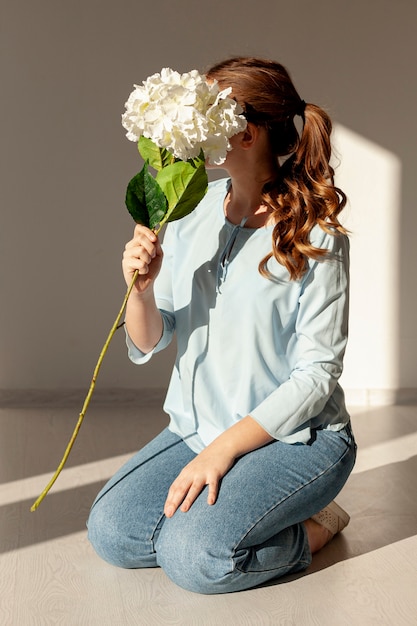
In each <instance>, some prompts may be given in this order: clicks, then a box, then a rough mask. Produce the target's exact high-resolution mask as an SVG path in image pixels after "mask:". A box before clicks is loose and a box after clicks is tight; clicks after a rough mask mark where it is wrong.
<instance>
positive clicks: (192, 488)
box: [164, 477, 219, 517]
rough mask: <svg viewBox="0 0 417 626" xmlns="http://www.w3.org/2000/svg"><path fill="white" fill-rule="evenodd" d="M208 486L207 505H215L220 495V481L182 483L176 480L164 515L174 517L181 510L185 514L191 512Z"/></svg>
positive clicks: (198, 480)
mask: <svg viewBox="0 0 417 626" xmlns="http://www.w3.org/2000/svg"><path fill="white" fill-rule="evenodd" d="M206 485H208V496H207V504H210V505H211V504H214V503H215V502H216V499H217V494H218V485H219V482H218V480H211V481H210V482H208V481H207V480H206V479H204V478H200V479H198V478H195V479H194V480H193V481H192V482H191V481H188V482H186V481H182V480H181V478H180V477H178V478H177V480H175V481H174V482H173V483H172V485H171V487H170V490H169V492H168V496H167V499H166V502H165V507H164V513H165V515H166V516H167V517H172V516H173V515H174V513H175V511H176V510H177V509H178V508H179V509H180V510H181V511H182V512H183V513H186V512H187V511H189V509H190V508H191V506H192V505H193V503H194V502H195V500H196V499H197V498H198V496H199V495H200V493H201V492H202V491H203V489H204V488H205V487H206Z"/></svg>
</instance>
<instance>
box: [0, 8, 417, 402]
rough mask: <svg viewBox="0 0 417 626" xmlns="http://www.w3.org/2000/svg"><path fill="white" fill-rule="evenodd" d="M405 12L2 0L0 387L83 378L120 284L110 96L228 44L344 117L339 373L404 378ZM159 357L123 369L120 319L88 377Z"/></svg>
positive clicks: (135, 371) (409, 353)
mask: <svg viewBox="0 0 417 626" xmlns="http://www.w3.org/2000/svg"><path fill="white" fill-rule="evenodd" d="M416 23H417V5H416V3H415V2H414V0H395V2H394V0H392V1H386V0H367V2H364V1H363V0H350V2H346V1H344V2H341V1H339V0H332V1H330V0H318V1H317V2H314V3H313V2H311V1H310V0H294V1H293V2H279V1H278V0H277V1H276V2H272V1H271V0H257V1H256V2H254V1H253V0H239V2H238V1H234V0H232V1H228V0H221V1H219V0H214V1H212V2H210V1H206V2H204V3H203V2H187V1H179V0H177V1H175V0H171V1H169V2H168V1H163V0H159V2H153V3H144V2H141V1H139V0H118V1H117V2H115V1H113V2H111V1H110V0H100V1H99V0H72V2H63V1H61V0H37V1H36V2H32V1H30V0H25V1H23V0H2V3H1V14H0V29H1V60H0V63H1V66H0V69H1V107H2V114H1V120H0V123H1V142H0V150H1V155H2V157H1V158H2V161H1V169H0V171H1V177H2V182H1V189H0V193H1V228H0V255H1V256H0V277H1V284H0V289H1V297H2V303H1V307H0V389H12V390H13V389H14V390H19V389H27V388H35V389H40V390H42V389H58V388H68V389H69V388H79V387H85V386H86V385H87V383H88V381H89V378H90V376H91V371H92V368H93V366H94V363H95V360H96V356H97V353H98V351H99V350H100V348H101V345H102V343H103V341H104V339H105V336H106V335H107V331H108V329H109V326H110V325H111V323H112V321H113V318H114V316H115V314H116V312H117V310H118V308H119V302H120V300H121V298H122V295H123V292H124V286H123V281H122V278H121V274H120V258H121V251H122V249H123V247H124V243H125V241H126V240H127V239H128V238H129V237H130V233H131V230H132V223H131V219H130V217H129V216H128V214H127V212H126V210H125V208H124V192H125V187H126V183H127V181H128V180H129V178H130V177H131V176H132V175H133V174H134V173H135V172H136V171H137V169H138V168H139V161H138V158H137V156H136V150H135V146H134V145H133V144H131V143H130V142H128V141H127V140H126V139H125V137H124V133H123V129H122V127H121V125H120V115H121V113H122V110H123V105H124V102H125V100H126V98H127V96H128V94H129V92H130V90H131V86H132V84H133V83H134V82H140V81H141V80H143V79H144V78H146V77H147V76H148V75H149V74H150V73H152V72H154V71H159V70H160V69H161V67H163V66H170V67H173V68H175V69H179V70H182V71H185V70H188V69H191V68H193V67H198V68H204V67H205V66H206V65H209V64H211V63H212V62H213V61H216V60H220V59H221V58H223V57H225V56H228V55H231V54H256V55H264V56H269V57H271V58H275V59H277V60H280V61H281V62H283V63H284V64H285V65H287V67H288V68H289V69H290V71H291V73H292V75H293V78H294V80H295V82H296V84H297V86H298V88H299V91H300V93H301V95H302V97H303V98H304V99H305V100H307V101H313V102H317V103H319V104H322V105H324V106H326V107H328V109H329V110H330V111H331V113H332V115H333V118H334V120H335V122H336V123H337V125H338V128H340V129H341V130H342V132H340V133H339V134H338V138H339V144H338V148H339V152H340V153H341V155H342V156H343V154H344V153H346V154H347V162H348V165H349V167H346V165H345V166H344V169H342V168H341V170H340V176H341V177H342V180H343V183H344V186H345V187H346V191H347V192H348V193H349V195H350V197H351V200H353V199H354V204H353V202H351V206H350V207H349V215H348V219H349V220H352V219H353V222H352V221H351V222H350V223H353V224H354V229H353V234H352V251H353V253H354V255H355V256H354V260H353V266H352V281H353V286H352V307H353V309H352V325H351V327H352V340H351V344H350V346H349V351H348V354H347V360H346V374H345V380H346V386H347V387H349V388H351V389H354V390H355V389H356V390H365V391H366V390H371V391H372V390H377V391H378V390H380V391H381V393H383V392H384V390H392V389H397V388H417V367H416V365H417V358H416V355H417V337H416V332H415V319H416V309H417V289H416V272H417V245H415V242H414V239H415V233H416V232H417V211H416V207H415V200H414V184H413V183H414V178H415V164H416V161H417V159H416V156H417V155H416V145H417V142H416V122H415V112H416V110H417V102H416V92H417V89H416V79H415V77H416V71H415V66H416V60H417V59H416V52H415V50H416V48H415V24H416ZM343 131H345V132H343ZM355 137H356V138H357V143H355V141H356V140H355ZM364 142H365V144H366V146H368V147H370V152H371V153H373V152H372V146H374V147H375V151H376V152H375V153H376V154H377V155H380V156H381V154H382V155H383V154H385V155H386V156H387V159H386V163H387V164H388V165H387V166H386V167H387V168H388V169H384V166H381V167H380V163H381V162H380V160H378V159H379V157H375V159H376V160H375V159H372V158H371V157H369V159H368V158H367V157H366V156H365V155H366V154H368V153H367V152H366V151H365V152H364V150H363V146H364ZM356 145H358V146H362V148H361V149H358V150H356V147H355V146H356ZM356 155H357V156H356ZM381 158H382V157H381ZM384 162H385V161H384ZM390 163H391V165H392V167H390V165H389V164H390ZM378 164H379V165H378ZM374 165H375V169H373V168H374ZM384 172H388V174H387V175H386V176H385V174H384ZM382 178H383V180H382ZM379 183H381V185H383V187H382V190H383V191H382V192H381V188H380V187H379ZM384 190H386V192H387V193H385V191H384ZM387 198H389V201H388V200H387ZM384 199H385V200H384ZM381 203H382V204H381ZM391 203H392V211H391V210H390V206H391ZM382 205H383V206H382ZM381 207H382V209H381ZM381 224H382V226H381ZM381 252H382V253H383V254H382V255H381ZM385 277H386V278H385ZM390 304H391V305H392V307H393V308H392V310H391V309H390V311H387V306H389V305H390ZM387 345H389V348H387ZM171 362H172V351H171V353H169V354H167V355H159V356H158V357H157V358H155V360H154V361H153V362H151V363H150V364H149V365H147V366H144V367H142V368H140V369H139V368H136V367H134V366H133V365H131V364H130V363H129V362H128V360H127V358H126V355H125V349H124V341H123V336H122V333H121V332H120V333H119V335H118V337H116V339H115V340H114V342H113V344H112V347H111V350H110V353H109V355H108V356H107V359H106V361H105V364H104V366H103V369H102V372H101V375H100V386H101V387H102V388H120V387H126V388H132V387H136V386H137V387H140V388H142V387H150V386H154V387H159V386H163V385H165V384H166V382H167V379H168V376H169V369H170V365H171Z"/></svg>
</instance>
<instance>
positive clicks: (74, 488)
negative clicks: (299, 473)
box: [0, 394, 417, 626]
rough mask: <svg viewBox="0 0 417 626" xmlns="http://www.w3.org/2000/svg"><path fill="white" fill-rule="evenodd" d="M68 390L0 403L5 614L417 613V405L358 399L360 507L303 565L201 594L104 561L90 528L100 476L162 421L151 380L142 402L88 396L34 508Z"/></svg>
mask: <svg viewBox="0 0 417 626" xmlns="http://www.w3.org/2000/svg"><path fill="white" fill-rule="evenodd" d="M61 399H62V398H61ZM38 400H39V399H38ZM72 400H73V399H71V398H69V399H67V401H65V402H61V403H60V404H61V406H54V404H55V403H54V402H52V403H51V402H49V403H48V402H44V403H43V406H37V407H34V404H33V401H31V398H30V397H28V398H26V400H25V402H18V403H17V402H16V401H15V400H14V401H12V402H9V403H8V406H5V407H3V408H2V409H0V446H1V450H0V624H1V625H2V626H37V625H39V626H49V625H50V624H51V625H52V624H53V625H58V624H63V625H65V626H72V625H73V626H84V625H86V626H90V625H96V624H97V625H104V626H107V625H108V626H119V625H120V626H125V625H131V624H132V625H133V624H143V625H146V626H149V625H153V624H158V625H159V624H181V625H182V624H184V625H191V624H193V625H196V626H197V625H198V626H201V625H212V626H217V625H225V626H226V625H227V626H229V625H230V626H232V625H239V626H246V625H251V626H252V625H254V626H262V625H266V624H278V625H285V626H290V625H293V624H294V625H297V626H298V625H300V626H309V625H317V626H344V625H346V626H348V625H349V626H352V625H354V626H362V625H363V626H370V625H373V624H377V625H378V626H381V625H389V626H401V625H407V626H410V625H417V407H416V406H395V407H381V408H379V407H377V408H375V407H374V408H372V409H360V408H357V407H355V408H354V409H352V420H353V425H354V430H355V433H356V437H357V440H358V444H359V456H358V461H357V465H356V467H355V470H354V473H353V474H352V476H351V478H350V479H349V482H348V483H347V485H346V486H345V488H344V490H343V491H342V493H341V494H340V497H339V502H340V504H342V506H345V507H346V508H347V509H348V510H349V512H350V514H351V516H352V520H351V523H350V525H349V526H348V528H347V529H346V530H345V532H344V533H343V534H342V535H339V536H338V537H336V538H335V539H334V540H333V542H332V543H331V544H329V545H328V546H327V547H326V548H325V549H323V550H322V551H321V552H320V553H319V554H317V555H316V556H315V559H314V561H313V565H312V566H311V568H310V569H309V570H308V571H307V572H306V573H304V574H303V575H298V576H295V577H292V578H287V579H285V580H283V581H281V582H278V583H277V582H275V583H274V584H271V585H267V586H264V587H262V588H258V589H254V590H251V591H246V592H242V593H236V594H230V595H225V596H223V595H220V596H200V595H197V594H193V593H190V592H186V591H183V590H182V589H179V588H178V587H176V586H175V585H174V584H173V583H171V582H170V581H169V580H168V579H167V578H166V576H165V575H164V573H163V572H162V571H160V570H158V569H155V570H142V571H139V570H128V571H124V570H120V569H117V568H113V567H111V566H109V565H106V564H105V563H103V562H102V561H101V560H100V559H99V558H98V557H97V556H96V555H95V554H94V552H93V550H92V549H91V547H90V545H89V544H88V542H87V540H86V532H85V519H86V516H87V514H88V510H89V506H90V504H91V502H92V500H93V498H94V496H95V494H96V493H97V491H98V490H99V488H100V486H101V485H102V484H103V482H104V481H105V480H106V479H107V478H108V477H109V476H110V475H111V474H112V473H113V472H114V470H115V469H116V468H117V467H118V466H119V465H120V464H121V462H122V461H123V460H124V459H125V458H127V457H128V456H130V454H131V453H133V452H134V451H135V450H136V448H138V447H140V446H142V445H143V443H145V442H146V441H147V440H148V439H150V438H151V437H152V436H153V435H155V434H156V433H157V432H158V431H159V430H161V428H162V427H163V426H164V425H165V424H166V418H165V417H164V416H163V414H162V413H161V410H160V408H159V406H160V399H159V398H158V397H157V394H156V395H155V396H149V398H147V400H146V402H143V404H142V406H140V403H138V402H137V401H136V400H135V399H134V398H131V401H126V402H124V403H123V404H120V402H119V401H118V399H117V397H109V398H107V400H106V402H105V403H103V402H102V401H100V400H98V401H97V402H95V403H94V402H93V405H92V407H91V409H90V412H89V413H88V415H87V417H86V419H85V424H84V425H83V427H82V429H81V432H80V434H79V438H78V440H77V442H76V445H75V447H74V449H73V452H72V454H71V456H70V459H69V461H68V465H67V468H66V469H65V470H64V472H63V474H62V475H61V477H60V478H59V479H58V481H57V483H56V485H55V486H54V488H53V491H52V492H51V493H50V494H49V495H48V497H47V498H46V500H45V501H44V502H43V503H42V504H41V506H40V508H39V509H38V510H37V511H36V512H35V513H30V512H29V508H30V505H31V504H32V502H33V500H34V499H35V498H36V496H37V495H38V493H39V492H40V491H41V490H42V489H43V487H44V486H45V483H46V482H47V480H49V478H50V476H51V474H52V473H53V470H54V469H55V467H56V465H57V463H58V461H59V460H60V458H61V456H62V453H63V451H64V449H65V446H66V444H67V441H68V438H69V436H70V434H71V432H72V430H73V427H74V425H75V422H76V419H77V414H78V410H79V406H76V405H74V403H73V401H72ZM38 405H39V402H38ZM72 405H74V406H72Z"/></svg>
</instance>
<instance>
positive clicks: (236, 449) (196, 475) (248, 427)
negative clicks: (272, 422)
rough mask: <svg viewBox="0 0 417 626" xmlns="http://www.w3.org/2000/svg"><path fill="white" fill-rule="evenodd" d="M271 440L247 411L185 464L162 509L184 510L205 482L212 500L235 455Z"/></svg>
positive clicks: (210, 500) (168, 515)
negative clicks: (245, 414) (244, 415)
mask: <svg viewBox="0 0 417 626" xmlns="http://www.w3.org/2000/svg"><path fill="white" fill-rule="evenodd" d="M271 441H273V437H271V435H269V434H268V433H267V432H266V431H265V430H264V429H263V428H262V427H261V426H260V425H259V424H258V423H257V422H255V420H254V419H252V418H251V416H250V415H248V416H246V417H244V418H243V419H242V420H240V421H239V422H237V423H236V424H234V425H233V426H231V427H230V428H228V429H227V430H226V431H224V433H222V434H221V435H219V437H217V438H216V439H215V440H214V441H213V442H212V443H211V444H210V445H208V446H207V448H205V449H204V450H203V451H202V452H200V454H198V456H196V458H195V459H193V460H192V461H191V462H190V463H188V465H186V466H185V467H184V469H183V470H182V472H181V473H180V474H179V475H178V477H177V478H176V479H175V480H174V482H173V483H172V485H171V487H170V489H169V492H168V496H167V499H166V502H165V508H164V513H165V515H166V516H167V517H172V515H174V513H175V511H176V510H177V509H178V507H180V510H181V511H183V512H186V511H188V510H189V508H190V507H191V505H192V504H193V502H194V500H195V499H196V498H197V496H198V495H199V494H200V493H201V491H202V490H203V489H204V487H205V486H206V485H208V496H207V504H210V505H211V504H214V503H215V502H216V499H217V494H218V492H219V484H220V480H221V479H222V478H223V476H225V475H226V474H227V472H228V471H229V470H230V468H231V467H232V466H233V464H234V462H235V461H236V459H238V458H239V457H240V456H243V455H244V454H247V453H248V452H252V450H256V449H257V448H261V447H262V446H265V445H266V444H268V443H270V442H271Z"/></svg>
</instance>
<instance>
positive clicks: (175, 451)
mask: <svg viewBox="0 0 417 626" xmlns="http://www.w3.org/2000/svg"><path fill="white" fill-rule="evenodd" d="M207 79H208V80H214V79H216V80H218V81H219V83H220V86H221V87H222V88H223V87H229V86H230V87H232V94H233V97H234V98H235V99H236V100H237V101H238V102H239V103H240V104H241V106H242V108H243V110H244V114H245V117H246V119H247V128H246V130H245V131H243V132H241V133H239V134H237V135H235V136H234V137H232V139H231V144H232V150H231V151H230V152H229V153H228V155H227V159H226V162H225V164H224V165H222V168H223V169H225V170H226V171H227V172H228V174H229V178H228V179H223V180H220V181H216V182H214V183H211V184H210V186H209V191H208V193H207V195H206V196H205V198H204V199H203V200H202V201H201V203H200V204H199V206H198V207H197V208H196V209H195V211H194V212H193V213H191V214H190V215H188V216H187V217H185V218H183V219H181V220H179V221H177V222H173V223H172V224H170V225H169V226H168V229H167V232H166V236H165V240H164V251H162V248H161V245H160V242H159V240H158V238H157V237H156V236H155V235H154V233H153V232H152V231H150V230H149V229H147V228H145V227H143V226H136V228H135V232H134V237H133V239H132V240H131V241H130V242H129V243H128V244H127V245H126V249H125V253H124V258H123V271H124V277H125V280H126V281H127V283H130V280H131V277H132V275H133V273H134V272H135V270H139V277H138V279H137V282H136V284H135V288H134V290H133V292H132V294H131V296H130V299H129V302H128V306H127V309H126V331H127V344H128V350H129V356H130V358H131V359H132V360H133V361H134V362H135V363H139V364H140V363H145V362H147V361H148V360H149V359H150V358H151V356H152V354H154V353H155V352H157V351H159V350H162V349H163V348H165V347H166V346H167V345H168V344H169V342H170V341H171V339H172V336H173V334H174V331H175V332H176V336H177V344H178V353H177V359H176V363H175V367H174V370H173V374H172V378H171V382H170V386H169V390H168V394H167V398H166V402H165V406H164V408H165V410H166V412H167V413H168V414H169V416H170V425H169V427H168V429H166V430H165V431H164V432H162V433H161V434H160V435H159V436H157V437H156V438H155V439H154V440H153V441H152V442H150V443H149V444H148V445H147V446H146V447H145V448H144V449H143V450H141V451H140V452H138V453H137V455H135V456H134V457H133V459H131V460H130V461H129V462H128V463H127V464H126V465H125V466H124V467H123V468H122V469H121V470H120V471H119V472H118V473H117V474H116V475H115V476H114V477H113V478H112V479H111V480H110V481H109V483H108V484H107V485H106V486H105V487H104V489H103V490H102V491H101V493H100V494H99V495H98V496H97V499H96V501H95V503H94V505H93V508H92V511H91V514H90V519H89V523H88V527H89V537H90V540H91V542H92V544H93V546H94V547H95V549H96V551H97V553H98V554H99V555H100V556H101V557H102V558H104V559H106V560H107V561H109V562H110V563H113V564H114V565H118V566H121V567H127V568H140V567H155V566H161V567H162V568H163V569H164V570H165V572H166V573H167V575H168V576H169V577H170V578H171V579H172V580H173V581H175V582H176V583H177V584H179V585H181V586H182V587H184V588H186V589H189V590H192V591H197V592H200V593H225V592H231V591H238V590H242V589H248V588H251V587H253V586H255V585H259V584H260V583H263V582H265V581H267V580H270V579H272V578H275V577H278V576H282V575H284V574H288V573H292V572H296V571H300V570H302V569H305V568H306V567H307V566H308V565H309V564H310V562H311V555H312V554H313V553H314V552H316V551H317V550H319V549H320V548H322V547H323V546H324V545H325V544H326V543H328V541H330V539H331V538H332V537H333V536H334V534H335V533H336V532H338V531H340V530H341V529H342V528H343V527H344V526H345V525H346V524H347V522H348V521H349V516H348V515H347V513H346V512H344V511H343V510H342V509H341V508H340V507H338V506H337V505H336V504H335V503H334V502H332V500H333V498H334V497H335V496H336V495H337V494H338V492H339V491H340V489H341V488H342V486H343V485H344V483H345V482H346V480H347V478H348V476H349V474H350V472H351V470H352V467H353V464H354V459H355V443H354V440H353V436H352V433H351V430H350V423H349V416H348V413H347V411H346V408H345V404H344V397H343V392H342V390H341V388H340V386H339V385H338V382H337V380H338V378H339V376H340V374H341V371H342V359H343V354H344V350H345V345H346V338H347V308H348V240H347V237H346V234H345V231H344V229H343V227H342V226H341V225H340V223H339V221H338V214H339V213H340V211H341V210H342V208H343V206H344V204H345V196H344V194H343V193H342V192H341V191H340V190H338V189H337V188H335V186H334V183H333V170H332V168H331V166H330V164H329V159H330V152H331V149H330V132H331V122H330V120H329V117H328V116H327V114H326V113H325V112H324V111H323V110H322V109H321V108H319V107H318V106H316V105H314V104H306V103H305V102H304V101H303V100H301V98H300V97H299V95H298V93H297V91H296V90H295V88H294V86H293V84H292V82H291V79H290V77H289V75H288V73H287V71H286V70H285V68H283V67H282V66H281V65H279V64H278V63H274V62H272V61H265V60H261V59H252V58H235V59H230V60H228V61H225V62H224V63H220V64H218V65H216V66H214V67H213V68H211V69H210V70H209V72H208V73H207ZM296 116H299V117H300V118H301V120H300V122H301V123H300V126H301V127H302V129H301V131H300V132H299V131H297V128H296V126H295V124H294V118H295V117H296ZM284 157H285V158H284ZM282 162H283V163H282ZM329 503H330V505H329Z"/></svg>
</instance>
